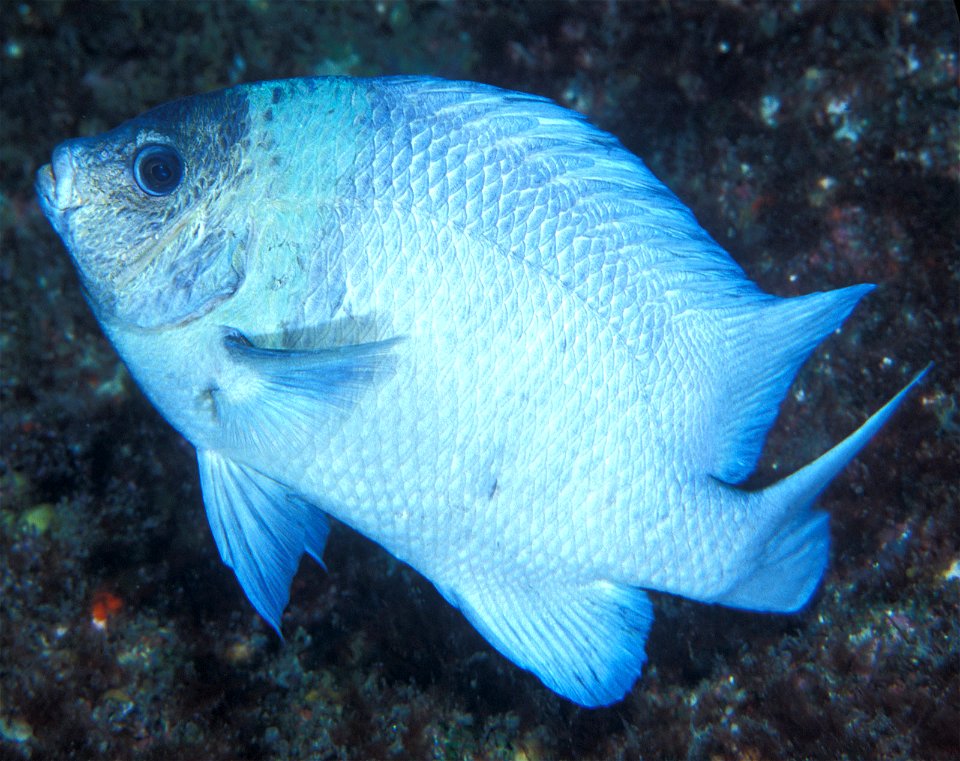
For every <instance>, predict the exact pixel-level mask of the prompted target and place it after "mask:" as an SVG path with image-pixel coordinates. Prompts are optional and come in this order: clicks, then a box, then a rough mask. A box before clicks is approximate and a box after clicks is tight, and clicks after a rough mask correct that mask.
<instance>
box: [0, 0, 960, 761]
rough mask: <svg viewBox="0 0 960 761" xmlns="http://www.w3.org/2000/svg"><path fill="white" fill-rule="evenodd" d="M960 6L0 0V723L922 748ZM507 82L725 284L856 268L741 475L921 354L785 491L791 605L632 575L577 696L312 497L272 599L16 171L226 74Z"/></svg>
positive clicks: (542, 754)
mask: <svg viewBox="0 0 960 761" xmlns="http://www.w3.org/2000/svg"><path fill="white" fill-rule="evenodd" d="M958 32H960V25H958V21H957V16H956V13H955V11H954V9H953V6H952V4H951V3H950V2H922V3H902V2H893V1H892V0H885V1H883V2H881V1H879V0H878V1H874V0H870V1H868V2H835V1H833V0H828V1H827V2H812V1H804V2H791V3H787V2H779V1H773V2H745V1H744V2H736V1H733V0H727V1H726V2H699V1H697V2H669V3H668V2H629V3H627V2H624V3H617V2H612V1H611V2H560V1H557V2H542V3H524V2H517V1H515V2H508V1H505V0H501V1H498V2H476V3H454V2H426V3H414V2H330V3H292V2H267V1H266V0H250V1H249V2H209V3H208V2H186V3H185V2H154V3H134V2H111V3H89V2H23V3H18V2H11V1H10V0H2V2H0V44H2V50H0V85H2V89H0V245H2V255H0V289H2V290H0V297H2V312H0V314H2V329H0V377H2V384H0V404H2V408H0V553H2V554H0V595H2V597H0V605H2V612H0V758H3V759H6V758H10V759H26V758H33V759H90V758H111V759H171V758H189V759H260V758H275V759H339V758H344V759H345V758H435V759H513V760H515V761H521V760H530V761H532V760H534V759H548V758H561V757H564V758H574V757H576V758H630V759H661V758H676V759H735V758H737V759H794V758H823V759H840V758H851V759H856V758H865V759H866V758H870V759H878V758H883V759H950V758H960V736H958V732H960V730H958V728H960V693H958V685H960V673H958V672H960V669H958V663H960V623H958V620H960V613H958V608H960V605H958V602H960V579H958V576H960V571H958V560H960V546H958V544H960V509H958V505H960V495H958V491H960V486H958V474H960V453H958V450H960V447H958V444H960V417H958V393H960V378H958V368H960V358H958V356H957V354H958V347H960V329H958V319H960V317H958V315H960V303H958V302H960V250H958V240H960V184H958V182H960V168H958V151H960V135H958V122H960V120H958V108H960V98H958V50H957V44H958V43H957V40H958ZM333 73H347V74H355V75H370V74H380V73H429V74H437V75H442V76H447V77H455V78H469V79H476V80H481V81H486V82H490V83H493V84H497V85H501V86H504V87H509V88H513V89H519V90H524V91H528V92H536V93H541V94H543V95H547V96H550V97H552V98H554V99H556V100H557V101H559V102H560V103H563V104H565V105H568V106H570V107H572V108H576V109H578V110H580V111H582V112H584V113H585V114H588V115H589V116H590V118H591V119H592V120H593V121H594V122H595V123H597V124H598V125H600V126H601V127H604V128H605V129H607V130H609V131H611V132H613V133H614V134H616V135H617V136H618V137H620V138H621V140H622V141H623V142H624V144H625V145H626V146H627V147H628V148H630V149H631V150H633V151H634V152H636V153H637V154H638V155H640V156H642V157H643V158H644V159H645V161H646V162H647V163H648V165H649V166H650V167H651V168H652V169H653V171H654V172H655V173H656V174H657V175H658V176H659V177H661V178H662V179H663V180H664V181H665V182H666V183H667V184H668V185H669V186H670V187H671V188H672V189H673V190H674V191H675V192H677V193H678V194H679V195H680V197H681V198H683V199H684V200H685V201H686V202H687V203H688V205H690V206H691V208H693V209H694V211H695V212H696V213H697V215H698V218H699V219H700V221H701V223H702V224H703V225H704V226H705V227H706V228H707V229H708V230H710V231H711V232H712V233H713V235H714V236H715V237H716V238H717V239H718V240H719V241H720V243H721V244H722V245H724V246H725V247H726V248H727V249H728V250H729V251H730V252H731V253H732V255H733V256H734V258H735V259H736V260H737V261H738V262H739V263H740V264H741V265H742V266H743V267H744V268H745V269H746V270H747V272H748V273H749V275H750V276H751V277H752V278H754V279H756V280H757V281H758V282H759V283H760V285H761V286H763V287H764V288H765V289H766V290H768V291H771V292H773V293H776V294H779V295H783V296H788V295H794V294H799V293H806V292H809V291H816V290H826V289H830V288H836V287H840V286H844V285H849V284H851V283H857V282H864V281H867V282H875V283H877V284H878V285H879V287H878V288H877V290H876V291H875V292H874V293H872V294H871V295H870V296H868V297H867V298H866V299H864V301H863V302H862V303H861V305H860V306H859V307H858V308H857V310H856V311H855V313H854V315H853V316H852V317H851V319H850V320H849V321H848V322H847V324H846V325H845V326H844V329H843V331H842V332H841V333H840V334H838V335H837V336H834V337H832V338H831V339H829V340H828V341H827V342H826V344H825V345H824V346H823V347H822V348H821V349H820V350H819V351H818V352H817V353H816V354H815V355H814V358H813V359H812V360H811V361H810V362H809V363H808V364H807V365H806V366H805V367H804V369H803V370H802V372H801V374H800V376H799V378H798V380H797V383H796V384H795V386H794V388H793V390H792V392H791V394H790V395H789V396H788V398H787V400H786V402H785V403H784V405H783V409H782V413H781V417H780V420H779V422H778V424H777V426H776V428H775V430H774V431H773V433H772V434H771V436H770V438H769V440H768V444H767V450H766V451H767V454H766V456H765V458H764V460H763V462H762V464H761V467H760V469H759V471H758V474H757V476H756V477H755V480H754V483H757V484H762V483H768V482H770V481H771V480H773V479H774V478H775V477H776V476H777V475H778V474H779V473H786V472H790V471H792V470H793V469H795V468H796V467H798V466H800V465H802V464H804V463H806V462H807V461H809V460H811V459H813V458H814V457H816V456H817V455H819V454H820V453H821V452H822V451H824V450H825V449H826V448H828V447H829V446H830V445H831V444H832V443H834V442H836V441H838V440H840V439H841V438H842V437H843V436H844V435H846V434H847V433H849V432H850V431H851V430H853V428H854V427H855V426H856V425H858V424H859V423H860V422H861V421H862V420H863V419H865V418H866V417H867V415H868V414H869V413H871V412H873V411H874V410H875V409H876V408H877V407H879V406H880V405H881V404H882V403H883V402H884V401H886V400H887V399H888V398H889V397H890V396H891V395H892V394H893V393H894V392H895V391H896V390H897V389H899V388H900V387H901V386H902V385H903V384H904V383H905V382H906V380H907V379H908V378H909V377H910V376H911V375H912V374H913V373H914V372H916V371H917V370H918V369H920V368H921V367H923V366H924V365H925V364H926V363H927V362H928V361H930V360H934V361H935V362H936V366H935V368H934V369H933V372H932V373H931V375H930V377H929V379H928V381H927V382H926V383H925V385H924V386H923V387H922V388H921V389H920V391H919V392H918V393H916V394H914V395H913V397H911V398H910V399H908V400H907V402H906V403H905V404H904V406H903V409H902V411H901V412H900V413H899V414H898V415H897V417H896V418H895V419H894V420H893V421H891V423H890V424H889V425H888V426H887V428H886V429H885V430H884V431H883V432H882V433H881V434H880V435H879V436H878V437H877V438H876V440H875V441H874V443H873V444H872V445H871V446H870V447H869V448H868V449H867V450H866V451H865V452H864V453H863V454H862V455H861V456H860V457H858V458H857V460H856V461H855V462H854V463H853V464H852V465H851V466H850V467H848V468H847V470H846V471H845V472H844V473H843V474H842V475H841V476H840V477H838V478H837V480H836V482H835V483H834V484H833V486H832V487H831V488H830V489H829V491H828V492H827V493H826V494H825V495H824V496H823V497H822V499H821V505H822V507H824V508H825V509H827V510H829V512H830V513H831V515H832V536H833V550H832V557H831V564H830V568H829V571H828V573H827V577H826V580H825V584H824V585H823V587H822V590H821V591H820V592H819V594H818V595H817V597H816V599H815V600H814V602H813V603H812V604H811V605H810V606H809V607H808V608H807V609H806V610H805V611H803V612H802V613H801V614H799V615H796V616H770V615H755V614H749V613H743V612H737V611H732V610H727V609H723V608H718V607H710V606H705V605H698V604H696V603H692V602H687V601H684V600H679V599H675V598H671V597H669V596H666V595H656V596H655V600H654V604H655V609H656V615H657V618H656V622H655V624H654V627H653V632H652V636H651V638H650V641H649V643H648V648H647V649H648V655H649V663H648V667H647V669H646V673H645V674H644V676H643V677H642V679H641V680H640V681H639V682H638V683H637V685H636V686H635V687H634V689H633V691H632V692H631V693H630V694H629V695H628V697H627V698H626V700H624V701H623V702H622V703H619V704H617V705H614V706H611V707H609V708H606V709H602V710H595V711H588V710H582V709H579V708H577V707H576V706H574V705H571V704H570V703H567V702H565V701H564V700H562V699H561V698H559V697H557V696H556V695H553V694H552V693H550V692H549V691H548V690H546V689H545V688H543V687H542V686H541V685H540V683H539V682H538V681H537V680H536V679H535V678H534V677H532V676H530V675H529V674H527V673H525V672H522V671H521V670H519V669H518V668H516V667H514V666H513V665H512V664H510V663H508V662H507V661H505V660H504V659H503V658H502V657H501V656H499V655H498V654H497V653H496V652H495V651H494V650H493V649H492V648H491V647H490V646H488V645H487V644H486V643H485V642H484V641H483V640H482V638H480V636H479V635H478V634H476V632H474V630H473V629H472V628H471V627H470V626H469V625H468V624H467V623H466V622H465V621H464V620H463V618H462V617H461V616H460V614H459V613H457V612H456V611H454V610H452V609H451V608H450V607H449V606H448V605H446V604H445V603H444V602H443V600H442V599H441V598H440V597H439V595H438V594H437V593H436V592H435V591H434V589H433V587H432V586H431V584H430V583H429V582H427V581H425V580H424V579H423V578H421V577H419V576H418V575H417V574H416V573H414V572H413V571H411V570H410V569H409V568H407V567H406V566H403V565H402V564H399V563H397V562H396V561H394V560H393V559H392V558H391V557H389V556H388V555H387V554H386V553H385V552H383V551H382V550H380V549H379V548H378V547H376V546H374V545H372V544H371V543H370V542H368V541H366V540H365V539H363V538H362V537H359V536H357V535H356V534H354V533H352V532H351V531H349V530H347V529H345V528H343V527H337V528H336V529H335V530H334V533H333V535H332V536H331V539H330V542H329V544H328V549H327V554H326V561H327V565H328V568H329V572H324V571H323V570H322V569H320V568H319V567H318V566H317V565H316V564H314V563H312V562H306V561H305V562H304V563H303V565H302V567H301V570H300V573H299V575H298V577H297V579H296V580H295V583H294V587H293V590H292V597H291V605H290V607H289V609H288V610H287V613H286V615H285V617H284V620H283V628H284V632H285V636H286V639H285V641H282V642H281V641H280V640H279V639H278V638H277V637H275V636H274V635H273V634H272V632H271V631H269V629H268V627H267V626H266V624H264V622H263V621H262V620H260V619H259V618H258V617H257V615H256V614H255V613H254V612H253V609H252V608H251V607H250V605H249V604H248V603H247V601H246V600H245V599H244V597H243V593H242V592H241V591H240V588H239V586H238V584H237V583H236V581H235V579H234V577H233V575H232V573H231V572H230V571H229V569H227V568H226V567H224V566H223V565H222V564H221V562H220V560H219V557H218V555H217V551H216V548H215V546H214V543H213V541H212V538H211V536H210V532H209V529H208V528H207V523H206V518H205V515H204V511H203V507H202V503H201V498H200V491H199V486H198V479H197V474H196V466H195V462H194V457H193V452H192V448H191V447H190V446H189V444H187V443H186V442H185V441H183V440H182V439H181V438H180V437H179V436H178V434H177V433H175V432H174V431H173V430H172V429H171V428H170V427H169V426H168V425H167V424H166V423H165V422H164V421H163V420H162V419H161V418H160V417H159V416H158V414H157V413H156V412H155V411H154V410H153V409H152V408H151V406H150V405H149V403H148V402H147V401H146V400H145V399H144V397H143V396H142V395H141V393H140V392H139V390H138V389H137V388H136V387H135V385H134V384H133V382H132V381H131V379H130V377H129V376H128V374H127V372H126V371H125V369H124V368H123V367H122V365H121V364H120V362H119V360H118V359H117V357H116V355H115V354H114V352H113V350H112V349H111V347H110V346H109V345H108V343H107V342H106V340H105V339H104V338H103V336H102V335H101V333H100V331H99V329H98V327H97V325H96V323H95V321H94V319H93V317H92V316H91V314H90V313H89V311H88V310H87V308H86V305H85V304H84V301H83V298H82V295H81V292H80V289H79V287H78V283H77V280H76V277H75V275H74V272H73V270H72V267H71V265H70V263H69V261H68V258H67V256H66V253H65V251H64V250H63V247H62V245H61V243H60V241H59V240H58V239H57V238H56V236H55V234H54V233H53V231H52V230H51V229H50V228H49V226H48V225H47V223H46V221H45V220H44V219H43V217H42V215H41V213H40V211H39V208H38V206H37V203H36V200H35V198H34V195H33V191H32V181H33V173H34V172H35V170H36V169H37V168H38V167H39V166H40V165H41V164H43V163H46V162H47V161H48V160H49V156H50V153H51V151H52V149H53V148H54V146H55V145H56V144H57V143H58V142H60V141H61V140H63V139H65V138H68V137H75V136H80V135H92V134H95V133H97V132H100V131H103V130H105V129H107V128H110V127H112V126H114V125H116V124H117V123H119V122H120V121H122V120H124V119H126V118H129V117H132V116H135V115H136V114H138V113H140V112H142V111H143V110H145V109H147V108H149V107H151V106H154V105H157V104H158V103H161V102H163V101H166V100H169V99H172V98H175V97H178V96H183V95H190V94H194V93H197V92H201V91H205V90H209V89H213V88H217V87H221V86H226V85H230V84H234V83H237V82H241V81H252V80H256V79H264V78H277V77H288V76H304V75H314V74H333Z"/></svg>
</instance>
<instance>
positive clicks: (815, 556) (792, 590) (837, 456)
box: [711, 365, 930, 613]
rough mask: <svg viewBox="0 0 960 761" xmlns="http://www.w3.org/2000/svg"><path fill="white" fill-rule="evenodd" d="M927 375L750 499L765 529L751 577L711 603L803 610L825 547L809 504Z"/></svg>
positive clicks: (824, 521) (822, 528)
mask: <svg viewBox="0 0 960 761" xmlns="http://www.w3.org/2000/svg"><path fill="white" fill-rule="evenodd" d="M929 369H930V366H929V365H928V366H927V367H926V368H925V369H923V370H922V371H921V372H919V373H918V374H917V375H916V377H914V379H913V380H912V381H910V383H908V384H907V385H906V386H905V387H904V388H903V389H902V390H901V391H900V393H898V394H897V395H896V396H894V397H893V398H892V399H891V400H890V401H889V402H887V403H886V404H885V405H883V407H881V408H880V409H879V410H877V411H876V412H875V413H874V414H873V415H871V416H870V418H869V419H868V420H867V421H866V422H865V423H864V424H863V425H861V426H860V427H859V428H858V429H857V430H856V431H854V432H853V433H852V434H850V435H849V436H848V437H847V438H845V439H844V440H843V441H841V442H840V443H839V444H837V445H836V446H835V447H833V449H831V450H829V451H828V452H826V453H824V454H823V455H821V456H820V457H818V458H817V459H816V460H814V461H813V462H811V463H810V464H809V465H807V466H805V467H803V468H801V469H800V470H798V471H797V472H796V473H794V474H793V475H790V476H788V477H787V478H785V479H783V480H782V481H778V482H777V483H775V484H773V485H772V486H770V487H768V488H766V489H764V490H763V491H761V492H758V493H756V495H755V496H756V498H757V501H758V502H759V505H758V510H759V514H758V516H757V520H758V524H766V525H767V527H768V528H767V531H766V534H767V540H766V541H765V542H764V543H762V544H760V545H758V546H757V547H756V548H755V554H754V557H753V559H752V561H751V563H750V568H751V572H750V573H749V574H747V575H745V576H744V577H743V578H742V579H741V580H740V581H739V583H737V584H736V585H735V586H734V587H733V588H732V589H731V590H729V591H728V592H727V593H725V594H724V595H722V596H720V597H718V598H716V599H714V600H712V601H711V602H717V603H720V604H723V605H731V606H733V607H737V608H747V609H750V610H762V611H773V612H781V613H789V612H793V611H795V610H798V609H799V608H801V607H803V605H804V604H805V603H806V602H807V601H808V600H809V599H810V597H811V595H812V594H813V592H814V590H816V588H817V585H818V583H819V581H820V578H821V577H822V576H823V573H824V570H825V569H826V566H827V554H828V549H829V544H830V538H829V531H828V516H827V514H826V513H824V512H821V511H815V510H812V509H811V508H812V505H813V501H814V500H815V499H816V498H817V496H818V495H819V494H820V493H821V492H822V491H823V490H824V489H825V488H826V487H827V486H828V485H829V483H830V481H831V480H833V478H834V476H836V475H837V474H838V473H839V472H840V471H841V470H842V469H843V468H844V467H845V466H846V464H847V463H848V462H850V460H852V459H853V458H854V457H855V456H856V455H857V453H858V452H859V451H860V450H861V449H863V447H864V446H865V445H866V444H867V442H868V441H870V439H871V438H872V437H873V436H874V434H876V432H877V431H879V430H880V428H881V427H883V425H884V423H886V422H887V420H889V419H890V416H891V415H893V413H894V412H895V411H896V409H897V407H899V406H900V403H901V402H902V401H903V400H904V397H906V395H907V394H908V393H910V391H911V390H912V389H913V388H914V387H915V386H916V385H917V384H918V383H920V381H921V380H923V377H924V376H925V375H926V374H927V372H928V371H929Z"/></svg>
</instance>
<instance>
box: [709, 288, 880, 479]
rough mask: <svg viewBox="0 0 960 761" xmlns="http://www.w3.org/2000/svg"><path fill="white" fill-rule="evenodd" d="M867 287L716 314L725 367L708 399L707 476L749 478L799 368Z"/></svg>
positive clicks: (767, 299) (764, 299) (771, 300)
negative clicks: (721, 330)
mask: <svg viewBox="0 0 960 761" xmlns="http://www.w3.org/2000/svg"><path fill="white" fill-rule="evenodd" d="M872 289H873V286H872V285H856V286H851V287H849V288H841V289H839V290H835V291H827V292H824V293H811V294H807V295H806V296H797V297H795V298H791V299H780V298H775V297H771V296H766V295H763V296H760V297H758V298H757V300H756V301H753V303H752V304H750V305H747V306H743V307H740V308H738V309H736V310H734V311H732V312H730V313H729V314H727V315H725V316H724V317H722V318H721V323H722V325H723V331H724V333H725V334H726V336H725V340H724V341H723V346H724V347H726V349H725V351H724V356H723V357H721V358H720V360H721V361H722V363H723V366H722V367H715V368H713V370H712V372H713V375H714V378H713V379H712V381H711V383H712V385H713V393H712V400H708V402H707V409H708V410H711V414H710V416H709V419H708V433H707V436H706V437H705V448H706V456H707V458H708V459H707V462H706V468H707V470H708V472H709V473H710V474H711V475H713V476H714V477H715V478H717V479H719V480H721V481H724V482H726V483H731V484H735V483H739V482H740V481H743V480H744V479H745V478H746V477H747V476H749V475H750V473H751V472H752V471H753V469H754V468H755V467H756V464H757V460H758V459H759V457H760V452H761V450H762V449H763V443H764V441H765V439H766V437H767V433H768V431H769V430H770V427H771V426H772V425H773V423H774V421H775V420H776V417H777V413H778V412H779V408H780V402H781V401H782V400H783V397H784V396H785V395H786V393H787V390H788V389H789V388H790V384H791V383H792V382H793V379H794V377H795V376H796V374H797V371H798V370H799V369H800V366H801V365H802V364H803V363H804V362H805V361H806V359H807V357H808V356H809V355H810V353H811V352H812V351H813V350H814V349H815V348H816V347H817V345H818V344H820V343H821V341H823V340H824V338H826V337H827V336H828V335H829V334H830V333H832V332H833V331H834V330H836V329H837V328H839V327H840V324H841V323H842V322H843V321H844V320H845V319H846V318H847V316H848V315H849V314H850V312H851V311H852V310H853V308H854V307H855V306H856V304H857V302H858V301H859V300H860V299H861V298H862V297H863V296H864V295H866V294H867V293H868V292H869V291H871V290H872ZM751 300H752V299H751Z"/></svg>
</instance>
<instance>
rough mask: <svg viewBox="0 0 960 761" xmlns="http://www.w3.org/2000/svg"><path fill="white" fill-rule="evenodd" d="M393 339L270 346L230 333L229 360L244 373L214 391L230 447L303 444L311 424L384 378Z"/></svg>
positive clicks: (263, 449) (268, 450) (267, 449)
mask: <svg viewBox="0 0 960 761" xmlns="http://www.w3.org/2000/svg"><path fill="white" fill-rule="evenodd" d="M401 340H402V339H400V338H391V339H387V340H384V341H375V342H371V343H365V344H356V345H350V346H334V347H328V348H321V349H271V348H263V347H259V346H255V345H253V344H252V343H251V342H250V341H249V340H248V339H247V338H246V337H244V336H243V335H241V334H240V333H237V332H235V331H231V332H230V333H228V334H227V335H226V336H225V338H224V346H225V347H226V349H227V353H228V355H229V356H230V358H231V359H232V360H233V361H234V362H236V363H237V364H238V365H239V366H240V367H241V368H243V369H244V370H246V371H247V372H248V377H247V379H246V382H245V383H243V384H238V385H239V386H240V388H239V389H237V388H223V389H214V390H213V392H212V395H213V400H214V403H215V405H216V413H217V416H218V418H219V420H220V422H221V424H222V426H223V431H224V434H225V435H226V437H227V440H228V442H229V443H230V445H231V446H233V447H235V448H236V449H239V450H242V451H247V452H253V453H254V454H255V455H256V456H258V457H264V458H269V457H273V456H274V454H275V453H276V452H277V451H278V450H281V449H282V448H284V447H288V448H291V447H292V448H293V449H294V450H296V449H301V448H303V447H305V446H308V445H309V442H310V441H311V440H312V439H313V437H314V436H315V435H316V431H317V430H318V428H320V427H321V426H323V425H324V424H325V423H329V421H330V419H331V416H333V417H334V418H336V417H337V416H340V415H343V414H345V413H346V412H348V411H349V410H350V409H351V408H352V407H353V406H354V405H355V404H356V402H357V400H358V399H359V398H360V396H361V395H362V394H363V393H365V392H366V391H368V390H369V389H371V388H372V387H374V386H375V385H377V383H378V382H381V381H383V380H385V379H386V378H388V377H390V376H391V375H392V373H393V371H394V366H395V362H396V356H395V349H396V346H397V344H398V343H399V342H400V341H401Z"/></svg>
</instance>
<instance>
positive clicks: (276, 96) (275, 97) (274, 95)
mask: <svg viewBox="0 0 960 761" xmlns="http://www.w3.org/2000/svg"><path fill="white" fill-rule="evenodd" d="M270 94H271V102H272V103H279V102H280V99H281V98H282V97H283V88H282V87H274V88H273V90H271V92H270Z"/></svg>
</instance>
